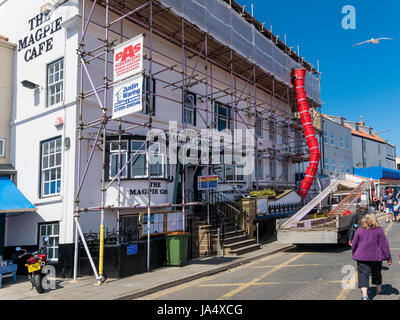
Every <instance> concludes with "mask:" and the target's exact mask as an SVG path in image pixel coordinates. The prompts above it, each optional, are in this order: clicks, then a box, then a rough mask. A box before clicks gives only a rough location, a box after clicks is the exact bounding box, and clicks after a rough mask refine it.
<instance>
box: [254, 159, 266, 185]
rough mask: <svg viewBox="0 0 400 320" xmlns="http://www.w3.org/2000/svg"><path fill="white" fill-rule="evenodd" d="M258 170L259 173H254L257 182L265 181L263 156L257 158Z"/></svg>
mask: <svg viewBox="0 0 400 320" xmlns="http://www.w3.org/2000/svg"><path fill="white" fill-rule="evenodd" d="M259 162H260V163H259ZM260 164H261V165H260ZM256 168H257V172H254V174H255V178H256V179H257V180H261V181H263V180H264V157H263V155H262V154H257V156H256Z"/></svg>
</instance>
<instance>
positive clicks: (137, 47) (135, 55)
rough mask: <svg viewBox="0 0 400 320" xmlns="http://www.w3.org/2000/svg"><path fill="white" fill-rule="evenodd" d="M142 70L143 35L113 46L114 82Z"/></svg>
mask: <svg viewBox="0 0 400 320" xmlns="http://www.w3.org/2000/svg"><path fill="white" fill-rule="evenodd" d="M142 72H143V35H142V34H141V35H138V36H137V37H135V38H133V39H131V40H128V41H126V42H124V43H121V44H120V45H118V46H116V47H115V48H114V82H117V81H119V80H123V79H126V78H129V77H132V76H134V75H136V74H138V73H142Z"/></svg>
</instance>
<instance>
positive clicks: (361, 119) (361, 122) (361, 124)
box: [360, 116, 365, 126]
mask: <svg viewBox="0 0 400 320" xmlns="http://www.w3.org/2000/svg"><path fill="white" fill-rule="evenodd" d="M360 126H365V123H364V121H363V117H362V116H360Z"/></svg>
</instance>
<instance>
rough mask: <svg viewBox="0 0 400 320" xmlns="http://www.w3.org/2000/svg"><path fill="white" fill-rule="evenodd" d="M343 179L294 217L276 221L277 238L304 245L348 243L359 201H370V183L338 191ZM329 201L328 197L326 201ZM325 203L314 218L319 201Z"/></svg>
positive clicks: (365, 202)
mask: <svg viewBox="0 0 400 320" xmlns="http://www.w3.org/2000/svg"><path fill="white" fill-rule="evenodd" d="M341 183H343V182H342V181H334V182H332V183H331V185H330V186H328V187H327V188H326V189H325V190H323V191H322V192H321V193H320V194H319V195H318V196H317V197H315V198H314V199H312V200H311V201H310V202H309V203H308V204H306V205H305V206H304V207H303V208H302V209H300V210H299V211H298V212H297V213H296V214H295V215H294V216H292V217H290V218H288V219H279V220H277V221H276V229H277V238H278V241H279V242H280V243H291V244H296V245H301V244H328V243H331V244H338V243H343V244H346V243H347V242H348V239H347V235H348V230H349V228H350V223H351V219H352V216H353V214H354V213H355V212H356V210H357V207H358V204H359V203H363V204H366V205H368V204H369V201H368V199H369V193H370V188H371V186H370V183H369V181H364V182H361V183H359V184H357V185H355V186H354V188H353V189H352V190H349V191H338V190H337V189H338V186H339V185H340V184H341ZM326 200H328V201H327V202H326ZM323 202H326V203H327V207H325V206H323V208H322V210H321V212H320V213H322V217H318V218H314V217H313V216H311V215H310V214H309V213H310V212H312V210H313V209H314V208H315V207H317V206H318V205H319V204H321V203H323Z"/></svg>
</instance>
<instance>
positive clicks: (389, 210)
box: [385, 193, 395, 223]
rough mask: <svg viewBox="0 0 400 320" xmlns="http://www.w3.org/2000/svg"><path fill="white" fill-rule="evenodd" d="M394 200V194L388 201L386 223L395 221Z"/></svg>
mask: <svg viewBox="0 0 400 320" xmlns="http://www.w3.org/2000/svg"><path fill="white" fill-rule="evenodd" d="M394 200H395V199H394V198H393V194H392V193H389V196H388V198H387V200H386V209H385V211H386V223H388V222H389V220H390V221H394V220H393V205H394Z"/></svg>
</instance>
